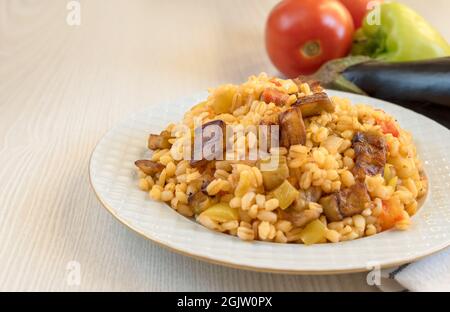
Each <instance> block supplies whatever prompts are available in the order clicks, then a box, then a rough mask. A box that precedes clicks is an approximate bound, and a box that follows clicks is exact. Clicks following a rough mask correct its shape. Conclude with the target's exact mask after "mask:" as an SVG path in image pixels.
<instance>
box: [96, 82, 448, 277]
mask: <svg viewBox="0 0 450 312" xmlns="http://www.w3.org/2000/svg"><path fill="white" fill-rule="evenodd" d="M327 91H331V92H332V93H334V94H331V96H343V97H345V96H348V95H351V96H355V95H357V94H353V93H348V92H343V91H337V90H327ZM200 94H206V92H205V91H202V92H194V93H193V94H192V95H191V96H187V97H182V98H178V99H176V100H178V101H181V100H183V99H189V98H193V97H196V96H198V95H200ZM357 96H359V97H365V98H368V99H373V100H376V101H381V102H384V103H386V104H389V105H393V106H396V107H400V108H401V109H405V110H408V111H410V112H413V113H415V114H418V115H420V116H421V117H424V118H426V119H428V121H431V122H433V123H435V124H436V125H438V126H439V127H440V128H442V129H443V130H446V131H450V130H449V129H447V128H446V127H444V126H443V125H441V124H440V123H438V122H436V121H434V120H433V119H431V118H429V117H427V116H425V115H422V114H420V113H417V112H414V111H413V110H411V109H409V108H406V107H403V106H400V105H398V104H395V103H392V102H389V101H384V100H381V99H377V98H373V97H370V96H365V95H357ZM353 104H358V103H353ZM147 109H148V107H146V108H143V109H142V110H140V111H139V112H135V113H133V114H129V115H127V116H126V117H125V118H122V119H121V120H120V121H119V122H118V123H116V124H115V125H114V126H113V127H111V128H109V129H108V130H106V131H105V133H104V134H103V135H102V136H101V138H100V139H99V140H98V141H97V143H96V144H95V146H94V148H93V150H92V152H91V155H90V157H89V163H88V171H89V174H88V176H89V184H90V186H91V188H92V190H93V191H94V194H95V196H96V198H97V199H98V201H99V202H100V204H101V205H102V206H103V208H105V209H106V210H107V211H108V212H109V213H110V214H111V215H112V216H113V217H114V218H115V219H117V220H118V221H119V222H120V223H121V224H123V225H124V226H125V227H127V228H128V229H129V230H131V231H132V232H134V233H136V234H138V235H139V236H142V237H144V238H145V239H147V240H149V241H151V242H153V243H155V244H157V245H158V246H160V247H163V248H165V249H167V250H170V251H172V252H174V253H177V254H180V255H183V256H188V257H190V258H193V259H196V260H200V261H204V262H207V263H211V264H215V265H221V266H224V267H228V268H233V269H239V270H247V271H253V272H264V273H275V274H286V275H330V274H350V273H362V272H369V271H371V270H372V269H370V268H368V267H367V266H362V267H356V266H355V268H352V269H334V270H329V269H326V270H321V269H317V270H316V269H306V270H302V269H298V270H297V269H295V270H290V269H277V268H269V267H262V266H257V265H254V266H252V265H245V264H238V263H233V262H230V261H225V260H219V259H215V258H212V257H209V256H206V255H199V254H196V253H194V252H189V251H186V250H183V249H182V248H177V247H175V246H173V245H171V244H170V242H163V241H161V240H159V239H158V238H157V237H155V236H151V235H149V234H146V233H143V232H142V231H141V230H139V229H137V228H135V227H133V226H132V225H131V224H130V223H129V222H128V221H127V220H125V218H123V217H121V216H119V215H118V214H117V213H116V212H115V211H114V209H113V208H112V207H111V206H110V205H109V204H108V203H106V201H105V200H104V199H103V198H102V197H101V195H100V194H99V193H98V190H97V189H96V187H95V185H94V183H93V177H92V174H93V170H92V162H93V157H94V154H95V152H96V150H97V147H98V146H99V145H100V144H101V143H102V142H103V141H104V140H105V139H106V137H107V135H108V134H109V133H110V132H111V131H113V130H114V129H116V128H118V127H120V125H121V124H123V123H124V122H126V121H127V120H129V119H131V118H133V116H135V115H138V114H139V113H141V112H143V111H146V110H147ZM429 192H430V190H429V191H428V194H427V195H426V196H427V197H428V196H429ZM209 231H210V230H209ZM449 246H450V240H449V241H447V242H446V243H443V244H442V245H437V246H436V247H434V248H431V249H430V250H428V251H427V252H426V254H424V255H421V256H414V257H410V258H407V257H406V258H405V259H402V260H399V261H392V262H387V263H383V264H381V265H380V268H381V269H385V268H392V267H396V266H401V265H404V264H407V263H410V262H414V261H418V260H420V259H422V258H425V257H428V256H432V255H433V254H436V253H438V252H440V251H442V250H444V249H445V248H447V247H449Z"/></svg>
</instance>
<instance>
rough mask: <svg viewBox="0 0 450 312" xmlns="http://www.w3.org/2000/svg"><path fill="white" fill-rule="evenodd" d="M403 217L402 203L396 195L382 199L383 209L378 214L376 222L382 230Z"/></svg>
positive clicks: (392, 225) (389, 227)
mask: <svg viewBox="0 0 450 312" xmlns="http://www.w3.org/2000/svg"><path fill="white" fill-rule="evenodd" d="M402 219H403V205H402V204H401V202H400V199H399V198H398V197H392V198H390V199H389V200H383V209H382V210H381V214H380V215H379V216H378V222H379V224H380V226H381V229H382V230H383V231H385V230H389V229H391V228H393V227H394V226H395V224H396V223H397V222H399V221H401V220H402Z"/></svg>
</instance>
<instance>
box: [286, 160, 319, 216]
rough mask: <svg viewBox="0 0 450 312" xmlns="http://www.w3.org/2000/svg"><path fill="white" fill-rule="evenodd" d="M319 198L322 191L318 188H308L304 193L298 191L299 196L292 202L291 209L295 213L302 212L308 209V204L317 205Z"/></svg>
mask: <svg viewBox="0 0 450 312" xmlns="http://www.w3.org/2000/svg"><path fill="white" fill-rule="evenodd" d="M291 170H292V169H291ZM321 196H322V189H321V188H320V187H318V186H313V187H310V188H309V189H307V190H306V191H304V190H300V193H299V196H298V197H297V199H296V200H294V202H293V203H292V205H291V208H292V209H293V210H295V211H297V212H300V211H303V210H305V209H306V208H307V207H308V203H317V202H318V201H319V199H320V197H321Z"/></svg>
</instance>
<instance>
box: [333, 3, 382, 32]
mask: <svg viewBox="0 0 450 312" xmlns="http://www.w3.org/2000/svg"><path fill="white" fill-rule="evenodd" d="M339 1H341V2H342V3H343V4H344V5H345V7H346V8H347V9H348V10H349V12H350V14H351V15H352V17H353V22H354V23H355V29H358V28H360V27H361V26H362V22H363V20H364V17H366V14H367V13H368V12H369V11H370V10H371V9H373V7H374V6H375V5H377V4H380V3H382V2H383V0H339Z"/></svg>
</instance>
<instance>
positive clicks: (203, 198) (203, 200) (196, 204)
mask: <svg viewBox="0 0 450 312" xmlns="http://www.w3.org/2000/svg"><path fill="white" fill-rule="evenodd" d="M188 203H189V206H191V207H192V208H193V209H194V212H195V214H200V213H201V212H203V211H204V210H206V209H207V208H208V207H209V206H210V205H211V199H210V197H209V196H207V195H205V194H204V193H203V192H197V193H195V194H189V196H188Z"/></svg>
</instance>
